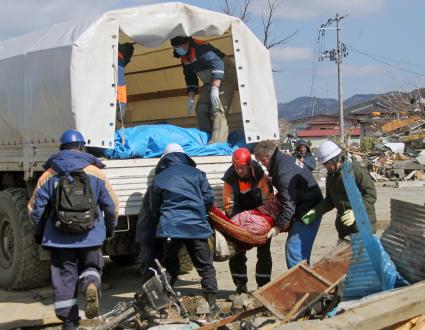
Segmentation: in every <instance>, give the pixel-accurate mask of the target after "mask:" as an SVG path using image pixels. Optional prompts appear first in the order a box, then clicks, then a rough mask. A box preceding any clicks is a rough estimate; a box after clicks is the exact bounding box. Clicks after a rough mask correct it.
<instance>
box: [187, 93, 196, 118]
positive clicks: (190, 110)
mask: <svg viewBox="0 0 425 330" xmlns="http://www.w3.org/2000/svg"><path fill="white" fill-rule="evenodd" d="M194 111H195V98H194V97H193V96H189V97H188V98H187V114H188V115H189V116H191V115H192V114H193V112H194Z"/></svg>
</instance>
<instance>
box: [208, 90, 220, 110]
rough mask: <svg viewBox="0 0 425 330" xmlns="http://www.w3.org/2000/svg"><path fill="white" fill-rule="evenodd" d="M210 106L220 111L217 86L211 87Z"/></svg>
mask: <svg viewBox="0 0 425 330" xmlns="http://www.w3.org/2000/svg"><path fill="white" fill-rule="evenodd" d="M210 97H211V104H212V106H213V108H214V109H220V108H221V101H220V89H219V88H218V87H217V86H212V87H211V94H210Z"/></svg>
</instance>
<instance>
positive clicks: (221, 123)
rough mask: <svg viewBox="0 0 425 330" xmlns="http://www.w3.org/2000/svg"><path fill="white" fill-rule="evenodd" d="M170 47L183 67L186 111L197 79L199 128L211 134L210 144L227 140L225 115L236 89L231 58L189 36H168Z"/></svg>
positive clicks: (191, 105)
mask: <svg viewBox="0 0 425 330" xmlns="http://www.w3.org/2000/svg"><path fill="white" fill-rule="evenodd" d="M171 46H173V47H174V53H173V54H174V57H176V58H180V60H181V63H182V66H183V74H184V77H185V80H186V88H187V95H188V114H189V115H191V114H192V112H193V110H195V94H197V93H198V91H199V79H201V80H202V82H203V87H202V90H201V92H200V93H199V98H198V102H197V104H196V110H195V111H196V116H197V118H198V124H199V129H200V130H201V131H204V132H207V133H211V139H210V141H209V143H210V144H211V143H217V142H227V137H228V134H229V128H228V125H227V119H226V115H227V113H228V112H229V110H230V107H231V105H232V102H233V96H234V94H235V91H236V90H237V78H236V68H235V63H234V61H233V59H231V58H229V57H227V56H226V55H225V54H224V53H223V52H221V51H220V50H219V49H217V48H215V47H214V46H212V45H211V44H209V43H207V42H205V41H201V40H197V39H194V38H192V37H183V36H179V37H175V38H173V39H171ZM198 78H199V79H198Z"/></svg>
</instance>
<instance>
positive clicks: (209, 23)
mask: <svg viewBox="0 0 425 330" xmlns="http://www.w3.org/2000/svg"><path fill="white" fill-rule="evenodd" d="M179 35H187V36H198V37H201V38H202V37H206V38H211V37H214V36H223V35H227V36H228V39H229V44H230V42H231V45H232V48H233V49H232V53H233V55H234V60H235V63H236V68H237V69H236V71H237V77H238V85H239V98H238V100H237V102H238V103H239V104H238V107H239V109H240V110H239V111H240V112H241V113H242V123H243V128H244V131H245V136H246V140H247V142H258V141H261V140H264V139H277V138H278V137H279V133H278V123H277V102H276V96H275V90H274V85H273V77H272V68H271V62H270V54H269V51H268V50H267V49H266V48H265V47H264V46H263V45H262V43H261V42H260V41H259V40H258V39H257V38H256V37H255V35H254V34H253V33H252V32H251V31H250V30H249V29H248V28H247V26H246V25H245V24H244V23H243V22H242V21H241V20H240V19H238V18H235V17H231V16H228V15H225V14H221V13H218V12H214V11H208V10H204V9H200V8H197V7H193V6H189V5H186V4H182V3H164V4H155V5H148V6H140V7H134V8H127V9H122V10H115V11H109V12H106V13H104V14H101V15H97V16H93V17H90V18H86V19H81V20H76V21H72V22H66V23H61V24H55V25H53V26H52V27H50V28H49V29H46V30H43V31H38V32H34V33H31V34H28V35H25V36H22V37H18V38H15V39H12V40H8V41H6V42H3V43H1V44H0V76H1V77H2V79H1V80H0V99H1V102H0V144H3V145H16V146H19V145H24V146H28V145H40V144H57V142H58V138H59V136H60V135H61V133H62V132H63V131H64V130H66V129H70V128H75V129H78V130H80V131H81V132H82V133H83V135H84V136H85V138H86V140H87V141H88V143H89V145H90V146H95V147H104V148H106V147H108V148H111V147H113V146H114V131H115V102H116V87H115V86H116V85H115V84H116V67H117V45H118V42H121V41H122V39H126V40H124V41H133V42H135V43H137V46H138V47H139V48H136V50H135V54H136V55H137V54H139V55H143V54H147V53H148V51H149V49H150V48H152V49H154V48H160V49H162V51H161V52H158V53H157V55H156V56H155V58H154V59H155V63H156V66H155V67H154V68H151V69H149V70H142V71H141V70H140V67H141V66H142V65H145V67H144V68H145V69H146V65H148V66H149V65H151V63H148V62H147V61H144V60H143V58H141V59H140V60H135V61H132V62H131V63H130V64H129V66H128V67H127V68H126V75H129V74H130V73H132V72H133V73H134V77H135V76H136V73H140V72H142V73H141V75H145V76H149V80H150V82H151V83H150V84H149V85H147V84H137V83H136V82H135V81H133V80H134V79H133V78H134V77H133V76H126V77H127V84H128V91H129V97H130V99H131V94H132V93H133V90H135V89H136V87H137V88H141V89H145V90H144V92H150V94H152V93H155V92H156V91H157V90H158V88H159V89H160V88H162V87H164V85H165V84H166V83H168V84H173V86H174V84H176V83H175V82H174V80H173V79H171V80H170V78H169V76H168V75H167V73H166V72H167V70H171V69H170V68H171V66H170V65H169V63H170V62H172V63H174V64H175V65H174V68H173V70H175V72H176V74H175V76H176V77H177V73H178V77H179V78H178V79H176V80H177V81H178V84H180V85H179V86H178V87H181V88H183V87H184V79H183V74H182V73H181V68H178V65H177V64H178V63H179V62H178V61H177V60H176V59H174V58H173V57H172V52H171V48H170V45H169V42H168V40H169V39H171V38H173V37H176V36H179ZM167 61H168V62H167ZM133 62H134V63H133ZM146 63H147V64H146ZM155 81H158V82H161V83H155ZM158 86H162V87H158ZM175 87H176V86H174V87H173V88H175ZM139 93H140V90H139ZM183 97H184V96H183V95H180V96H178V97H175V98H173V102H171V103H170V102H169V103H166V102H164V99H161V100H155V98H154V97H151V98H150V99H149V100H146V99H145V100H144V103H143V109H144V110H143V109H142V110H140V104H139V105H138V102H136V101H137V100H136V101H135V102H134V104H133V105H131V106H130V104H129V106H130V109H129V116H130V117H131V116H132V115H131V112H132V111H133V112H134V111H135V110H136V109H138V110H139V111H140V112H145V113H150V114H149V115H148V116H147V117H143V118H141V119H140V118H139V119H137V118H136V119H135V120H134V122H137V121H139V122H147V121H152V120H158V119H163V117H164V116H162V117H161V116H160V115H159V116H156V114H157V113H158V114H160V111H159V110H158V112H152V110H150V109H156V108H158V107H162V108H163V110H162V111H163V112H164V111H166V112H167V113H168V115H167V118H178V117H180V118H184V117H185V116H187V114H186V111H185V110H184V108H185V105H186V102H185V101H184V99H183ZM136 99H137V98H136ZM139 101H140V100H139ZM139 103H140V102H139ZM177 104H178V106H177ZM173 105H174V106H173ZM239 105H240V106H239ZM149 111H151V112H149ZM155 111H157V110H155ZM133 117H134V114H133Z"/></svg>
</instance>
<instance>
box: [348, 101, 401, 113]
mask: <svg viewBox="0 0 425 330" xmlns="http://www.w3.org/2000/svg"><path fill="white" fill-rule="evenodd" d="M375 111H378V112H380V113H391V112H395V110H394V109H392V108H391V107H389V106H387V105H385V104H383V103H381V102H374V103H369V104H363V105H360V106H357V107H353V109H352V110H350V114H351V115H352V116H356V115H369V114H371V113H372V112H375Z"/></svg>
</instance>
